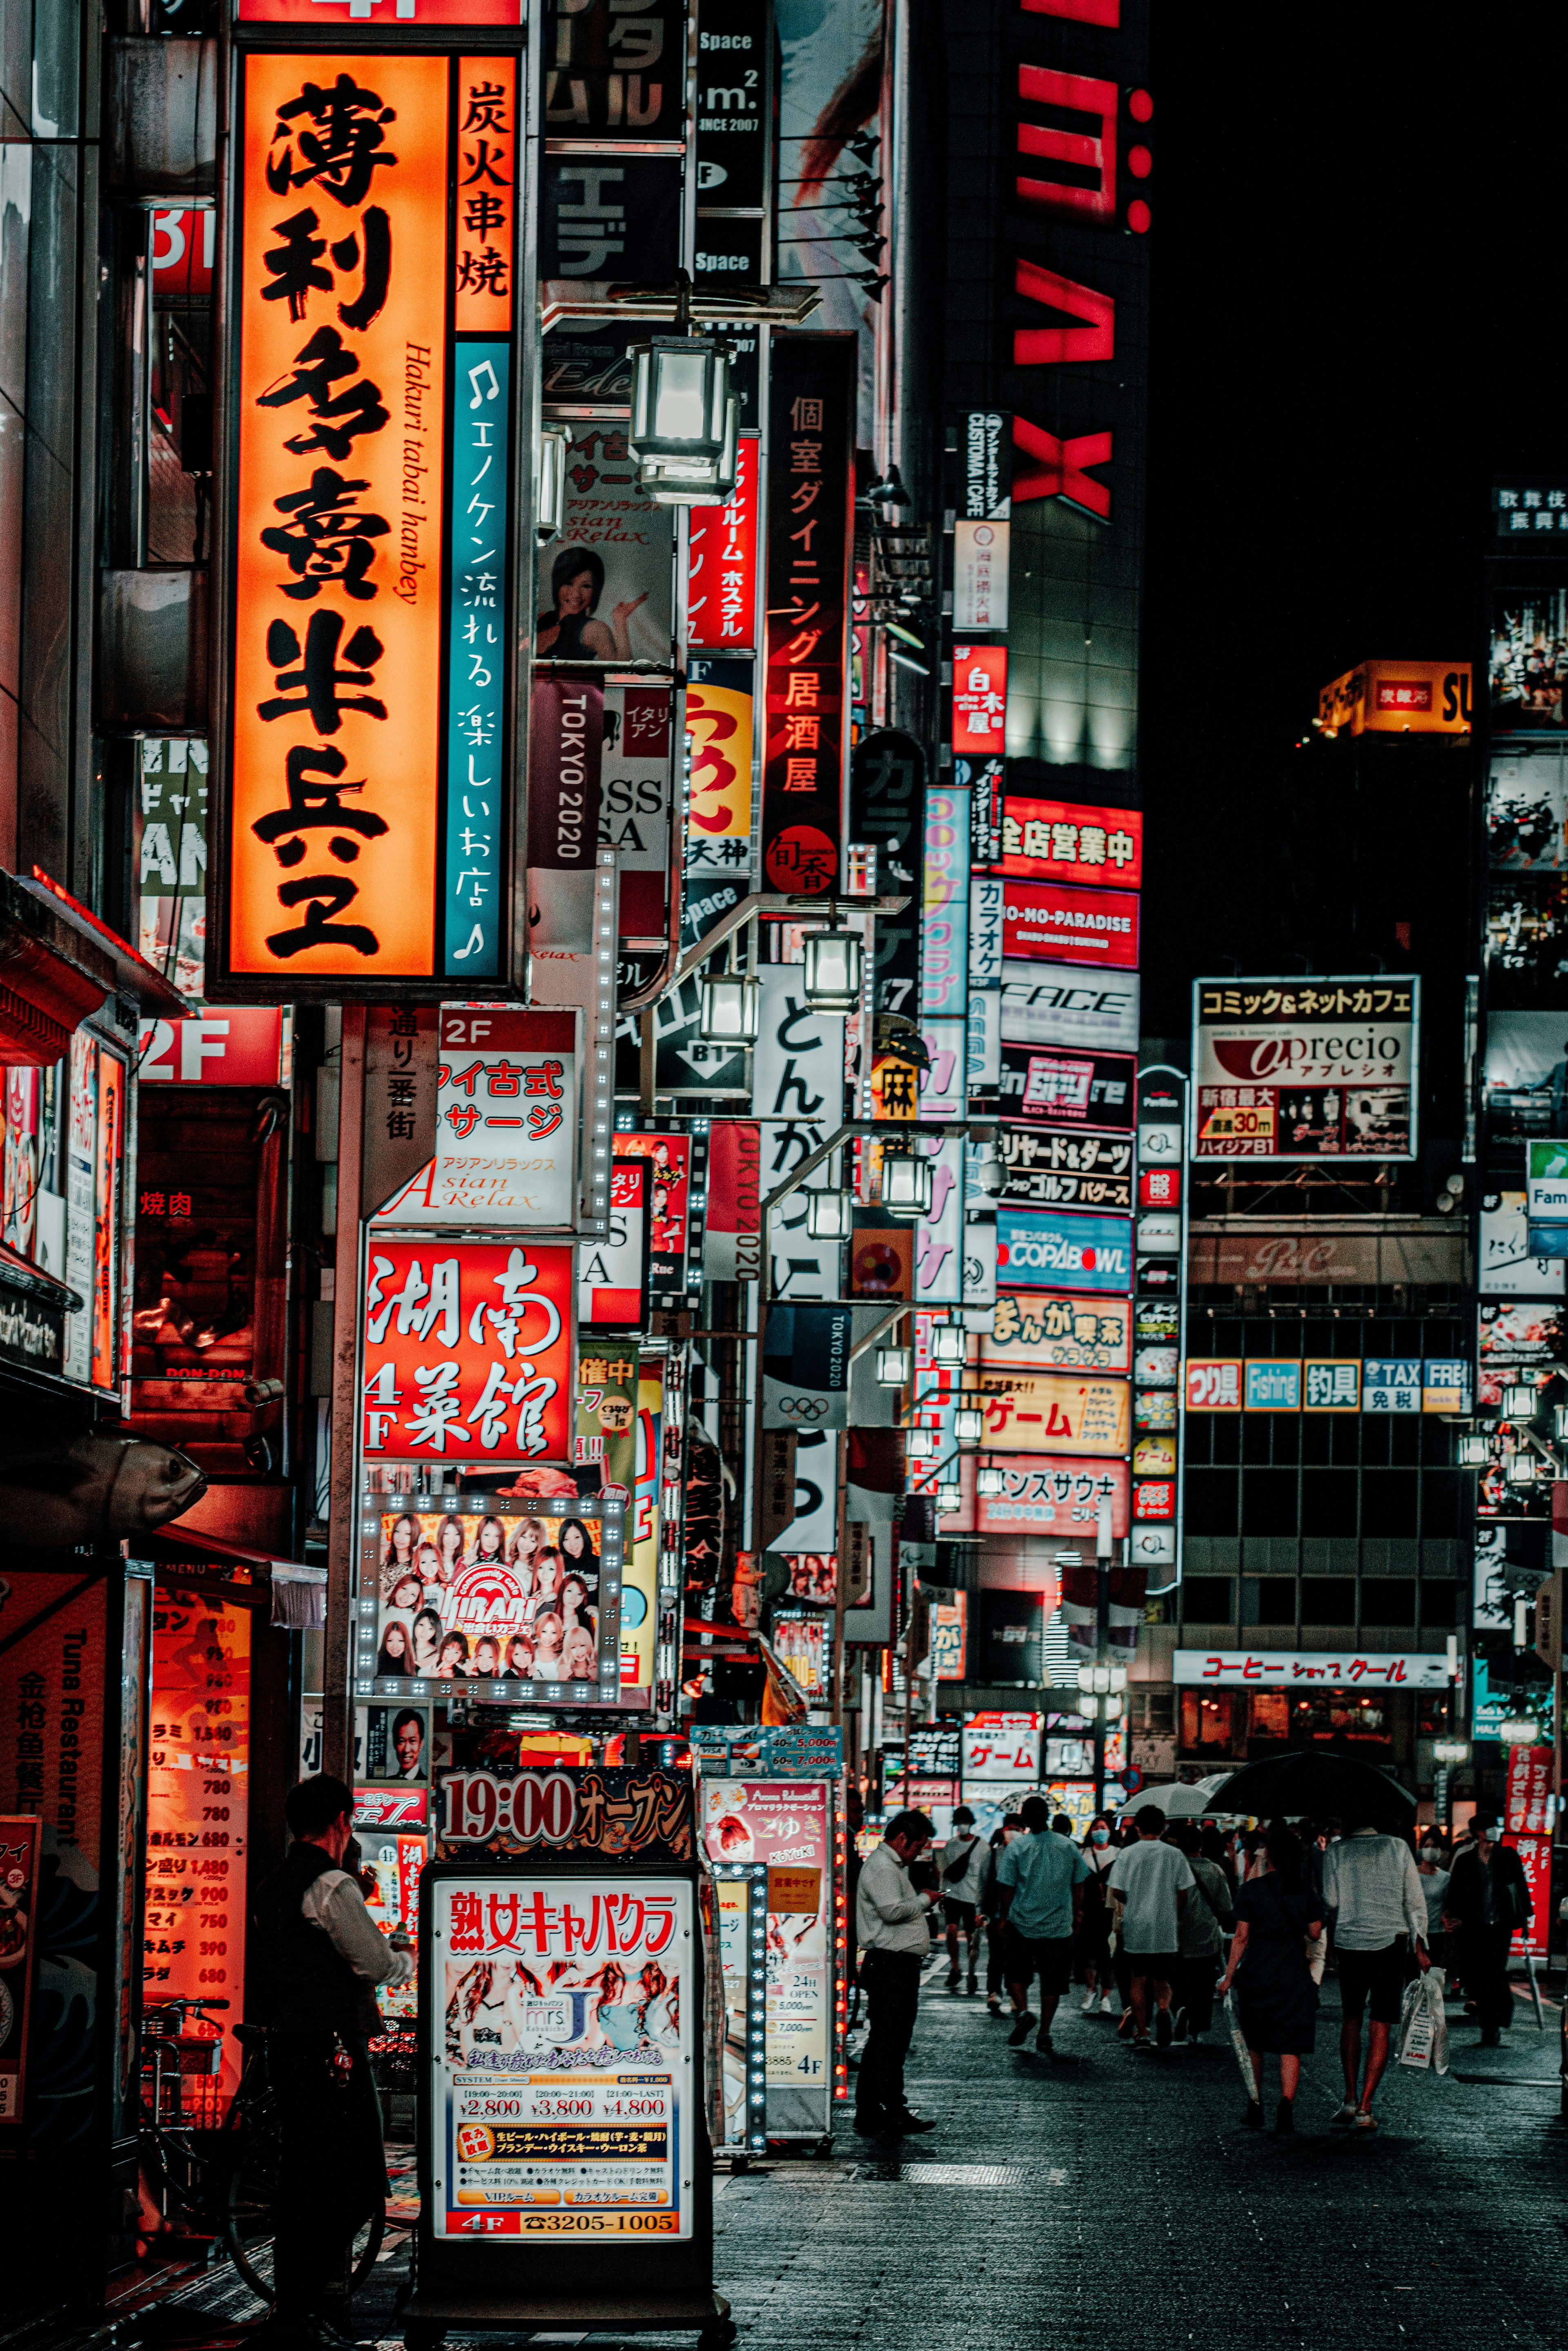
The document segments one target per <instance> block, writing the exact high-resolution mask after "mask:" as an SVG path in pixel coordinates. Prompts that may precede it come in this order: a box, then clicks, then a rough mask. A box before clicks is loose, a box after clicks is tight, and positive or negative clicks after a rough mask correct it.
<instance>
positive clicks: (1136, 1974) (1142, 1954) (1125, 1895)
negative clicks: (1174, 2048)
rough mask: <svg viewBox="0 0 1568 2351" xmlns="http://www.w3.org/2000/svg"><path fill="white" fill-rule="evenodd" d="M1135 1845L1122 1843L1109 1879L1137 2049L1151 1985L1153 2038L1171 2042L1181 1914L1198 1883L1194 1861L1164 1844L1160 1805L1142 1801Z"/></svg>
mask: <svg viewBox="0 0 1568 2351" xmlns="http://www.w3.org/2000/svg"><path fill="white" fill-rule="evenodd" d="M1133 1826H1134V1828H1135V1829H1136V1830H1137V1844H1130V1845H1124V1846H1123V1847H1122V1849H1121V1851H1120V1853H1118V1854H1117V1855H1116V1861H1115V1863H1114V1864H1113V1865H1112V1869H1111V1874H1110V1876H1109V1878H1108V1879H1107V1880H1106V1886H1107V1890H1108V1891H1109V1892H1110V1893H1111V1894H1113V1895H1115V1896H1117V1897H1118V1898H1119V1900H1120V1903H1121V1938H1122V1951H1123V1954H1124V1956H1125V1957H1126V1959H1127V1970H1128V1975H1129V1979H1130V1981H1129V1996H1130V2005H1131V2008H1132V2012H1133V2043H1132V2045H1133V2047H1134V2048H1135V2049H1147V2047H1148V2045H1149V2036H1148V1996H1149V1987H1150V1985H1151V1984H1152V1985H1153V1987H1154V1995H1155V2000H1156V2001H1157V2003H1158V2007H1157V2012H1156V2017H1155V2037H1156V2039H1157V2041H1158V2044H1159V2046H1160V2048H1162V2049H1168V2047H1169V2046H1170V2035H1171V2015H1170V1991H1171V1986H1172V1984H1173V1983H1174V1981H1175V1980H1176V1977H1177V1974H1178V1971H1179V1967H1180V1964H1181V1962H1180V1956H1179V1948H1180V1932H1181V1915H1182V1912H1183V1910H1184V1909H1185V1907H1186V1905H1187V1898H1188V1896H1189V1893H1190V1892H1191V1889H1192V1887H1193V1886H1195V1885H1196V1884H1197V1880H1196V1878H1195V1877H1194V1876H1193V1875H1192V1868H1191V1865H1190V1863H1189V1861H1188V1858H1187V1855H1185V1854H1184V1853H1178V1851H1177V1849H1176V1847H1175V1846H1174V1845H1173V1844H1165V1843H1163V1839H1164V1836H1165V1814H1164V1813H1162V1812H1161V1811H1160V1809H1159V1806H1158V1804H1140V1805H1139V1806H1138V1808H1137V1812H1136V1813H1134V1815H1133Z"/></svg>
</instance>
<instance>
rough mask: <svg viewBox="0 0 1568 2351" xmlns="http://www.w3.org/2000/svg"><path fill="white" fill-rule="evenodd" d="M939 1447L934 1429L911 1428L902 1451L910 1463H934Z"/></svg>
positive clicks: (939, 1440)
mask: <svg viewBox="0 0 1568 2351" xmlns="http://www.w3.org/2000/svg"><path fill="white" fill-rule="evenodd" d="M940 1445H941V1439H940V1437H939V1436H938V1435H937V1432H936V1430H935V1429H934V1428H911V1429H910V1430H909V1435H908V1437H907V1439H906V1442H905V1447H904V1450H905V1452H906V1453H907V1454H908V1455H909V1458H910V1460H911V1461H934V1460H935V1459H936V1458H937V1454H938V1452H939V1450H940Z"/></svg>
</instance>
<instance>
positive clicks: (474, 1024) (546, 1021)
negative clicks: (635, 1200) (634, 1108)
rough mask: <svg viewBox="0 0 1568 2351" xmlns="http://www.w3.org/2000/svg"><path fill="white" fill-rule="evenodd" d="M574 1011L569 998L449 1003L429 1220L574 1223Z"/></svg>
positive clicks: (444, 1017) (444, 1023)
mask: <svg viewBox="0 0 1568 2351" xmlns="http://www.w3.org/2000/svg"><path fill="white" fill-rule="evenodd" d="M578 1019H579V1015H578V1014H577V1013H576V1012H575V1011H573V1010H570V1009H566V1008H563V1009H561V1010H559V1011H548V1012H539V1011H524V1010H523V1009H522V1008H521V1007H519V1006H517V1005H510V1004H484V1005H473V1004H467V1005H448V1006H445V1007H443V1008H442V1011H441V1057H440V1060H439V1061H438V1063H437V1066H436V1150H435V1169H434V1174H433V1177H432V1180H431V1194H430V1213H431V1218H432V1220H433V1221H435V1222H437V1223H444V1224H452V1223H464V1224H471V1225H472V1224H486V1223H491V1222H497V1223H504V1224H507V1225H543V1226H561V1227H566V1226H570V1225H571V1224H572V1222H573V1220H574V1214H575V1208H576V1165H577V1022H578Z"/></svg>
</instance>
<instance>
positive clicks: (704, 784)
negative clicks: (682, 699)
mask: <svg viewBox="0 0 1568 2351" xmlns="http://www.w3.org/2000/svg"><path fill="white" fill-rule="evenodd" d="M746 445H747V444H745V443H743V442H742V447H745V446H746ZM752 445H753V446H754V445H755V444H752ZM692 512H693V514H694V515H701V514H705V513H709V512H711V508H708V507H693V509H692ZM686 742H687V748H688V750H689V751H690V754H691V770H690V775H689V777H688V790H689V792H690V794H691V799H690V805H689V810H688V814H687V832H686V857H687V862H688V864H689V866H690V867H691V870H692V871H693V872H711V871H717V872H727V873H733V872H740V873H742V875H743V874H745V873H746V872H747V871H748V870H749V868H750V865H751V858H752V664H751V663H750V662H739V661H736V662H728V661H706V660H702V659H700V658H695V657H694V658H693V659H692V662H691V674H690V675H689V676H688V679H687V683H686Z"/></svg>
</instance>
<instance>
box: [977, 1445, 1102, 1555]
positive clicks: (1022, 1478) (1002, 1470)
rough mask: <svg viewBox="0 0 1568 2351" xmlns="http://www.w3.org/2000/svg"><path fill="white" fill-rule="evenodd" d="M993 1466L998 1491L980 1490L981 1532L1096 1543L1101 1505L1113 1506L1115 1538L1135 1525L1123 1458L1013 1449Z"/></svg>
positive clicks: (978, 1504)
mask: <svg viewBox="0 0 1568 2351" xmlns="http://www.w3.org/2000/svg"><path fill="white" fill-rule="evenodd" d="M992 1466H993V1467H994V1468H996V1470H997V1471H998V1473H999V1475H1000V1477H1001V1479H1002V1491H1001V1492H1000V1493H999V1494H981V1495H977V1497H976V1499H975V1506H974V1524H975V1531H976V1533H977V1534H982V1535H986V1534H990V1535H1002V1534H1006V1535H1041V1536H1046V1537H1049V1539H1050V1540H1051V1541H1054V1542H1060V1541H1076V1542H1086V1541H1087V1542H1092V1541H1093V1540H1094V1537H1095V1531H1096V1526H1097V1524H1098V1521H1099V1510H1100V1504H1101V1502H1102V1501H1103V1500H1106V1499H1108V1500H1109V1502H1110V1505H1111V1533H1112V1535H1113V1537H1114V1538H1115V1540H1116V1541H1117V1542H1120V1541H1122V1539H1123V1537H1124V1536H1125V1535H1126V1534H1127V1531H1128V1529H1129V1528H1130V1526H1131V1524H1132V1513H1131V1493H1132V1479H1131V1474H1130V1472H1129V1470H1128V1468H1127V1463H1126V1462H1125V1461H1086V1460H1074V1459H1072V1458H1070V1457H1064V1456H1062V1455H1059V1454H1044V1453H1042V1454H1034V1453H1027V1454H1025V1453H1012V1454H1008V1455H1006V1456H1004V1457H1003V1458H1001V1459H999V1460H998V1461H996V1462H995V1463H994V1464H992Z"/></svg>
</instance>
